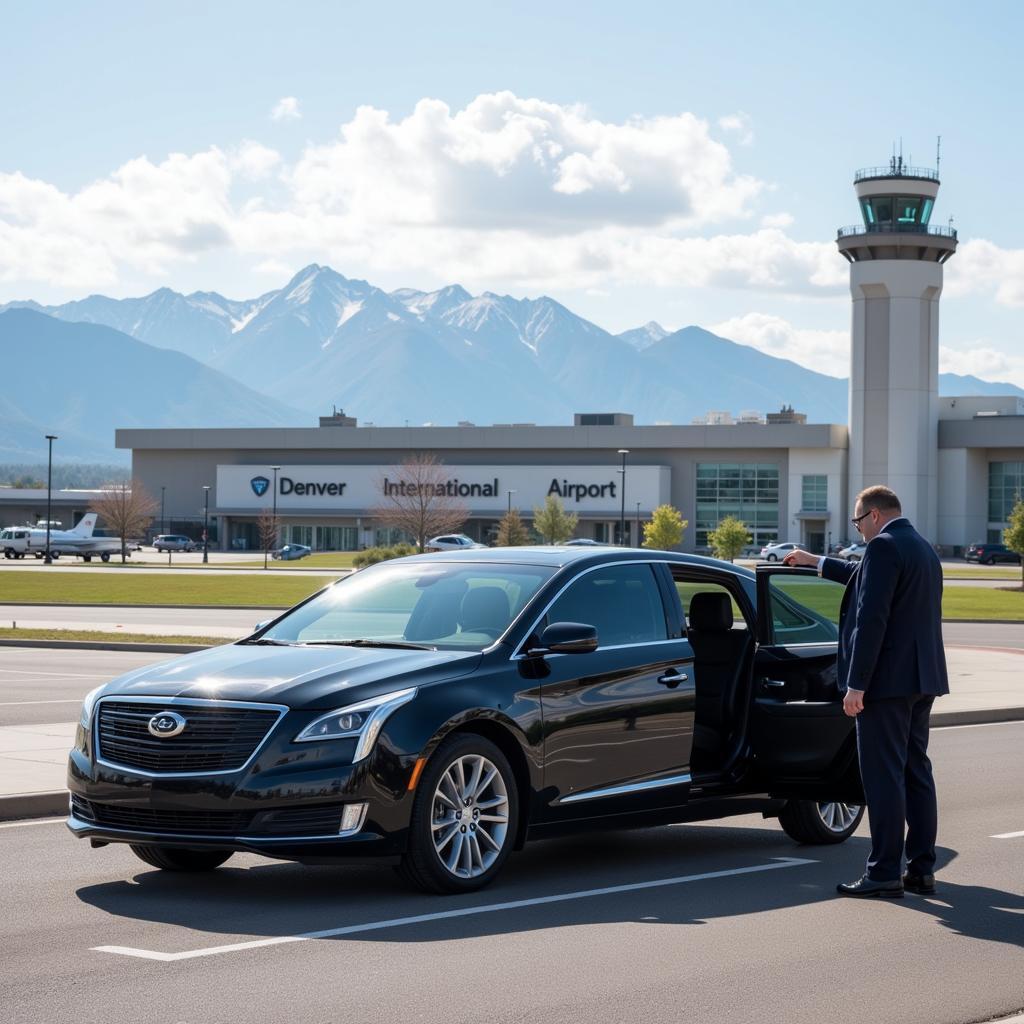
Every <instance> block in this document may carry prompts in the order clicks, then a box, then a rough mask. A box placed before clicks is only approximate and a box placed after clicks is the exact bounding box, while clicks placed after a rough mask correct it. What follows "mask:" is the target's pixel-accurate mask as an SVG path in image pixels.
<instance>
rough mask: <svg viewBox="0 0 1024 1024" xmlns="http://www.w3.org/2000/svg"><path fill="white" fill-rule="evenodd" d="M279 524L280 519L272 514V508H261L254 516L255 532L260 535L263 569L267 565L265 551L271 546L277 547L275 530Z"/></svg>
mask: <svg viewBox="0 0 1024 1024" xmlns="http://www.w3.org/2000/svg"><path fill="white" fill-rule="evenodd" d="M280 526H281V519H280V517H279V516H275V515H274V512H273V510H272V509H269V508H265V509H262V510H261V511H260V514H259V516H258V517H257V518H256V532H257V533H258V534H259V536H260V547H261V548H263V568H264V569H266V567H267V553H268V552H269V551H270V549H271V548H273V547H277V532H278V530H279V529H280Z"/></svg>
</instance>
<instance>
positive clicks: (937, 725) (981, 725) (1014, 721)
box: [931, 718, 1024, 732]
mask: <svg viewBox="0 0 1024 1024" xmlns="http://www.w3.org/2000/svg"><path fill="white" fill-rule="evenodd" d="M993 725H1024V719H1021V718H1007V719H1005V720H1004V721H1002V722H968V723H967V724H966V725H942V723H941V722H932V725H931V727H932V729H937V730H941V731H942V732H951V731H952V730H953V729H989V728H991V727H992V726H993Z"/></svg>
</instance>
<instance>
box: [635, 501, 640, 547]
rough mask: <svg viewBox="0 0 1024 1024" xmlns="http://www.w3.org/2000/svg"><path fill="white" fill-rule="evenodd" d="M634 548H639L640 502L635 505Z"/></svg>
mask: <svg viewBox="0 0 1024 1024" xmlns="http://www.w3.org/2000/svg"><path fill="white" fill-rule="evenodd" d="M636 546H637V547H639V546H640V502H639V501H638V502H637V503H636Z"/></svg>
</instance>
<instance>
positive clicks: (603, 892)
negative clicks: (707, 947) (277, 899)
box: [92, 857, 820, 963]
mask: <svg viewBox="0 0 1024 1024" xmlns="http://www.w3.org/2000/svg"><path fill="white" fill-rule="evenodd" d="M818 863H820V861H816V860H807V859H806V858H802V857H776V858H774V862H773V863H771V864H755V865H753V866H752V867H747V868H732V869H730V870H728V871H706V872H704V873H702V874H699V875H680V876H678V877H676V878H658V879H655V880H654V881H651V882H632V883H629V884H627V885H609V886H604V887H603V888H600V889H581V890H579V891H577V892H566V893H559V894H558V895H556V896H536V897H534V898H532V899H526V900H510V901H509V902H508V903H488V904H485V905H484V906H480V907H464V908H462V909H460V910H442V911H438V912H437V913H436V914H416V915H414V916H413V917H396V918H392V919H391V920H388V921H369V922H367V923H366V924H352V925H345V926H344V927H341V928H325V929H323V930H322V931H316V932H303V933H301V934H299V935H276V936H274V937H273V938H269V939H252V940H250V941H249V942H233V943H231V944H230V945H227V946H208V947H206V948H205V949H187V950H185V951H184V952H181V953H160V952H158V951H156V950H153V949H134V948H133V947H131V946H93V947H92V949H93V951H94V952H97V953H115V954H117V955H118V956H133V957H139V958H141V959H143V960H159V961H161V962H164V963H173V962H175V961H178V960H193V959H196V958H197V957H205V956H220V955H222V954H224V953H238V952H241V951H242V950H247V949H260V948H262V947H264V946H280V945H284V944H285V943H289V942H308V941H309V940H311V939H332V938H335V937H337V936H340V935H358V934H359V933H361V932H376V931H383V930H384V929H387V928H404V927H407V926H408V925H415V924H425V923H427V922H430V921H446V920H449V919H452V918H457V917H475V916H477V915H479V914H494V913H498V912H500V911H503V910H520V909H522V908H523V907H539V906H543V905H545V904H550V903H568V902H570V901H573V900H584V899H589V898H591V897H593V896H615V895H618V894H619V893H623V892H638V891H639V890H641V889H659V888H664V887H666V886H670V885H683V884H685V883H687V882H703V881H706V880H708V879H712V878H731V877H732V876H733V875H752V874H755V873H757V872H760V871H776V870H778V869H779V868H795V867H802V866H804V865H807V864H818Z"/></svg>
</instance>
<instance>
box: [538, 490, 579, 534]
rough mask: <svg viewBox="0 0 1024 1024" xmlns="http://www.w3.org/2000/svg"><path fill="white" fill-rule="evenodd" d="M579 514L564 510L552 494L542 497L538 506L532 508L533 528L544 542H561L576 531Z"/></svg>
mask: <svg viewBox="0 0 1024 1024" xmlns="http://www.w3.org/2000/svg"><path fill="white" fill-rule="evenodd" d="M578 521H579V516H578V515H576V513H575V512H566V511H565V506H564V505H563V504H562V502H561V501H560V500H559V498H557V497H556V496H555V495H554V494H549V495H548V496H547V497H546V498H545V499H544V504H543V505H542V506H541V507H540V508H535V509H534V510H533V528H534V529H535V530H536V531H537V533H539V534H540V535H541V538H542V539H543V540H544V543H545V544H561V543H562V542H563V541H567V540H568V539H569V538H570V537H571V536H572V535H573V534H574V533H575V532H576V523H577V522H578Z"/></svg>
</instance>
